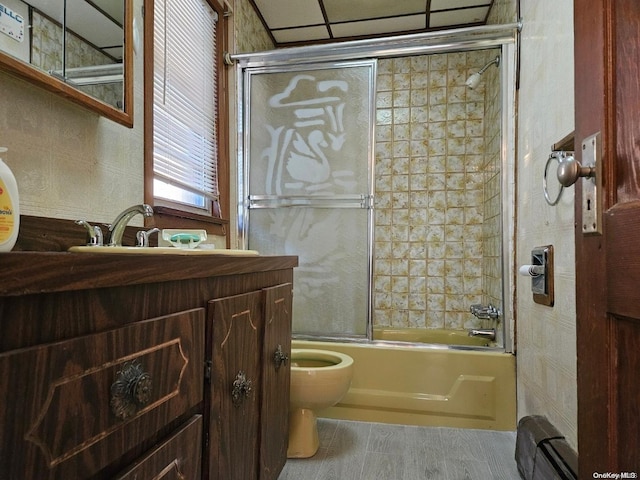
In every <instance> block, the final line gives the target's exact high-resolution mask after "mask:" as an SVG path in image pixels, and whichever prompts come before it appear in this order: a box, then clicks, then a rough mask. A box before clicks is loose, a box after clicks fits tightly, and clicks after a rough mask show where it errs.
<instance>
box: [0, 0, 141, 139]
mask: <svg viewBox="0 0 640 480" xmlns="http://www.w3.org/2000/svg"><path fill="white" fill-rule="evenodd" d="M132 4H133V0H24V1H23V0H0V68H1V69H3V70H6V71H8V72H10V73H12V74H15V75H17V76H19V77H21V78H24V79H25V80H28V81H30V82H32V83H34V84H36V85H39V86H41V87H43V88H45V89H47V90H49V91H52V92H55V93H57V94H59V95H61V96H63V97H65V98H68V99H69V100H72V101H74V102H76V103H78V104H80V105H83V106H85V107H87V108H89V109H91V110H93V111H95V112H97V113H99V114H101V115H103V116H105V117H107V118H110V119H111V120H114V121H116V122H118V123H120V124H122V125H125V126H127V127H133V108H132V106H133V105H132V96H133V85H132V78H133V75H132V65H133V61H132V60H133V42H132V34H133V26H132V18H133V10H132Z"/></svg>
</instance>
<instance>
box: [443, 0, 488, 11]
mask: <svg viewBox="0 0 640 480" xmlns="http://www.w3.org/2000/svg"><path fill="white" fill-rule="evenodd" d="M490 4H491V0H431V11H432V12H433V11H435V10H451V9H454V8H465V7H477V6H480V5H483V6H489V5H490Z"/></svg>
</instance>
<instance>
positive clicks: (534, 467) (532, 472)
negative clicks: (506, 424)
mask: <svg viewBox="0 0 640 480" xmlns="http://www.w3.org/2000/svg"><path fill="white" fill-rule="evenodd" d="M516 463H517V465H518V472H520V476H521V477H522V478H523V479H524V480H577V478H578V454H577V453H576V452H575V451H574V450H573V449H572V448H571V447H570V446H569V444H568V443H567V441H566V440H565V437H564V436H563V435H562V434H561V433H560V432H559V431H558V430H557V429H556V428H555V427H554V426H553V425H551V423H550V422H549V421H548V420H547V419H546V417H543V416H540V415H532V416H528V417H523V418H521V419H520V421H519V422H518V431H517V435H516Z"/></svg>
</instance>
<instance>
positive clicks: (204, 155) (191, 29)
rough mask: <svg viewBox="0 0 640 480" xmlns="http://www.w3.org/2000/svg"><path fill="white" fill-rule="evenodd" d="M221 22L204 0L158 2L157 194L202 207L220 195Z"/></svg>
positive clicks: (156, 70)
mask: <svg viewBox="0 0 640 480" xmlns="http://www.w3.org/2000/svg"><path fill="white" fill-rule="evenodd" d="M217 20H218V15H217V13H216V12H215V10H213V9H212V8H211V6H210V5H209V4H208V3H207V2H206V1H203V0H156V2H155V9H154V92H153V105H154V108H153V131H154V134H153V137H154V138H153V149H154V178H155V180H154V195H155V196H156V197H163V198H168V199H169V200H174V201H178V202H181V203H187V204H191V205H193V206H197V207H200V208H204V207H205V205H207V203H208V202H206V201H205V199H216V198H217V196H218V178H217V164H218V139H217V131H218V129H217V121H218V120H217V111H218V108H217V82H216V78H217V76H216V59H217V56H216V23H217ZM194 194H195V195H194ZM194 197H195V198H194Z"/></svg>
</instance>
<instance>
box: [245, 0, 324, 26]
mask: <svg viewBox="0 0 640 480" xmlns="http://www.w3.org/2000/svg"><path fill="white" fill-rule="evenodd" d="M254 1H255V4H256V6H257V7H258V9H259V10H260V13H261V14H262V16H263V18H264V20H265V22H266V23H267V25H268V26H269V28H270V29H276V28H287V27H300V26H309V25H322V24H324V16H323V15H322V10H321V9H320V5H319V3H318V1H317V0H254Z"/></svg>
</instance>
